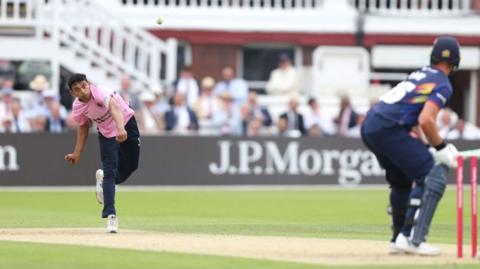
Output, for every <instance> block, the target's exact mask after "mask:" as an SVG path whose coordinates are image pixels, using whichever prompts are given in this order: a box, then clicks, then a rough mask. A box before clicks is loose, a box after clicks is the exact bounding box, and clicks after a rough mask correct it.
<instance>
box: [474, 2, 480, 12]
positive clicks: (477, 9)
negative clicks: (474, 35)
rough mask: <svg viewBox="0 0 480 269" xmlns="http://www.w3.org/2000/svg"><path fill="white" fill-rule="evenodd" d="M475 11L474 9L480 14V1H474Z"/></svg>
mask: <svg viewBox="0 0 480 269" xmlns="http://www.w3.org/2000/svg"><path fill="white" fill-rule="evenodd" d="M473 9H474V10H475V11H476V12H477V13H480V0H474V1H473Z"/></svg>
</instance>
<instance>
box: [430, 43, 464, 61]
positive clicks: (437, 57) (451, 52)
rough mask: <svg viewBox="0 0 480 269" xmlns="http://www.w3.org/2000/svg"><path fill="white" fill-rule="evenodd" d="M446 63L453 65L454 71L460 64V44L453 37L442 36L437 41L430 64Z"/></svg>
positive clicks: (434, 44)
mask: <svg viewBox="0 0 480 269" xmlns="http://www.w3.org/2000/svg"><path fill="white" fill-rule="evenodd" d="M440 62H446V63H449V64H451V65H452V66H453V67H454V69H457V68H458V65H459V64H460V44H459V43H458V41H457V39H456V38H455V37H453V36H440V37H438V38H437V39H435V42H434V43H433V48H432V54H431V55H430V64H438V63H440Z"/></svg>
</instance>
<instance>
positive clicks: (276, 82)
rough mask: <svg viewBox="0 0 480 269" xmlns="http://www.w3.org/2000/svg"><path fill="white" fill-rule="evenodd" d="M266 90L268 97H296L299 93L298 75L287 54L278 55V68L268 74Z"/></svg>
mask: <svg viewBox="0 0 480 269" xmlns="http://www.w3.org/2000/svg"><path fill="white" fill-rule="evenodd" d="M266 90H267V93H268V94H270V95H298V94H299V93H300V79H299V74H298V71H297V70H296V69H295V67H294V66H293V65H292V60H291V59H290V57H289V56H288V55H287V54H281V55H280V57H279V63H278V68H277V69H275V70H273V71H272V72H271V73H270V78H269V79H268V82H267V86H266Z"/></svg>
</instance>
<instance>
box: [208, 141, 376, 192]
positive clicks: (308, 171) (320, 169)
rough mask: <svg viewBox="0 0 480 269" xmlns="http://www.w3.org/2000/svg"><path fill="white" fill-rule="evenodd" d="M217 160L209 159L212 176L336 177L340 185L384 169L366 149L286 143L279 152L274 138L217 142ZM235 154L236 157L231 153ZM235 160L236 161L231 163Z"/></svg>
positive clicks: (353, 183) (352, 182)
mask: <svg viewBox="0 0 480 269" xmlns="http://www.w3.org/2000/svg"><path fill="white" fill-rule="evenodd" d="M218 148H219V151H220V161H219V162H218V163H215V162H211V163H210V165H209V170H210V173H212V174H214V175H252V174H253V175H292V176H294V175H306V176H322V175H325V176H335V175H337V176H338V183H339V184H341V185H357V184H359V183H360V182H361V181H362V178H363V177H364V176H366V177H368V176H381V175H384V173H385V172H384V170H383V169H382V168H381V167H380V165H379V163H378V162H377V160H376V158H375V156H374V155H373V154H372V153H371V152H370V151H367V150H360V149H357V150H352V149H347V150H337V149H313V148H307V149H303V150H301V149H300V143H299V142H295V141H293V142H289V143H288V144H287V146H286V147H285V150H284V151H283V152H282V151H281V150H280V149H279V147H278V145H277V143H275V142H273V141H265V142H257V141H237V142H234V141H228V140H221V141H219V142H218ZM235 154H238V158H237V156H233V155H235ZM234 160H237V161H238V163H234V162H235V161H234Z"/></svg>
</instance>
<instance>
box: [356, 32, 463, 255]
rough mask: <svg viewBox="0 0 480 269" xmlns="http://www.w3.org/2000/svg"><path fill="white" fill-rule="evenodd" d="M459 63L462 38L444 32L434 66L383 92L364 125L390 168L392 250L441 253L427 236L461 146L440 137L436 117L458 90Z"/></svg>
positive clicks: (369, 140) (382, 161) (365, 138)
mask: <svg viewBox="0 0 480 269" xmlns="http://www.w3.org/2000/svg"><path fill="white" fill-rule="evenodd" d="M459 64H460V45H459V43H458V41H457V40H456V39H455V38H454V37H452V36H440V37H438V38H437V39H436V40H435V41H434V44H433V48H432V50H431V55H430V65H429V66H425V67H422V68H420V69H418V70H416V71H414V72H412V73H411V74H409V75H408V77H407V78H406V79H405V80H404V81H402V82H400V83H399V84H397V85H396V86H395V87H394V88H393V89H392V90H390V91H389V92H388V93H386V94H385V95H383V96H382V97H381V98H380V101H379V102H378V103H377V104H375V105H374V106H373V107H372V108H371V109H370V110H369V112H368V113H367V116H366V119H365V122H364V124H363V126H362V130H361V135H362V140H363V142H364V143H365V145H366V146H367V147H368V148H369V149H370V150H371V151H372V152H373V153H374V154H375V155H376V157H377V159H378V161H379V162H380V164H381V165H382V166H383V167H384V168H385V170H386V179H387V181H388V183H389V185H390V206H391V210H392V212H391V213H392V224H393V237H392V239H391V242H390V250H389V252H390V253H391V254H402V253H409V254H418V255H426V256H436V255H439V254H440V249H438V248H437V247H434V246H431V245H429V244H427V243H426V240H427V235H428V231H429V227H430V224H431V222H432V218H433V216H434V214H435V210H436V208H437V205H438V203H439V202H440V199H441V198H442V196H443V193H444V191H445V186H446V182H447V174H448V170H449V168H455V167H456V166H457V161H456V156H457V153H458V151H457V149H456V148H455V146H454V145H453V144H446V142H445V141H443V139H442V138H441V137H440V135H439V133H438V129H437V126H436V118H437V114H438V112H439V111H440V109H442V108H443V107H445V104H446V102H447V100H448V99H449V98H450V96H451V95H452V91H453V89H452V85H451V83H450V80H449V78H448V76H449V75H450V74H451V73H452V72H453V71H455V70H456V69H457V68H458V66H459ZM428 145H429V146H430V148H429V147H428Z"/></svg>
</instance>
